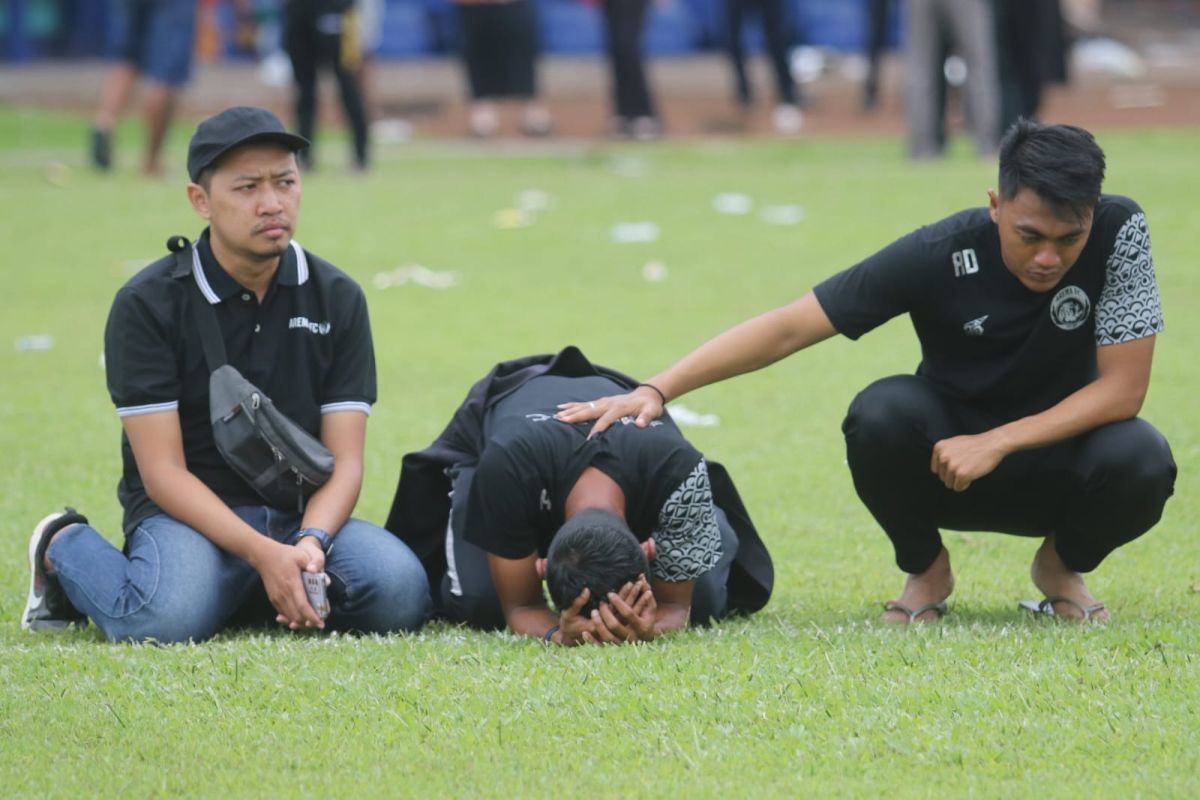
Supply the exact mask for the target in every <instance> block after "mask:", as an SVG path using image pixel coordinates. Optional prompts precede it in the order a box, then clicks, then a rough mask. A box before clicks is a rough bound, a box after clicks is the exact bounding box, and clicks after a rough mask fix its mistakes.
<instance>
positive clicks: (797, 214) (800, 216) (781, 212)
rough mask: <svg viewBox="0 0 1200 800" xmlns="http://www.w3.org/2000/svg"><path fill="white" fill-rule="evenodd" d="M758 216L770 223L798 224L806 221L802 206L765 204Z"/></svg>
mask: <svg viewBox="0 0 1200 800" xmlns="http://www.w3.org/2000/svg"><path fill="white" fill-rule="evenodd" d="M758 218H759V219H761V220H762V221H763V222H765V223H767V224H768V225H797V224H799V223H801V222H803V221H804V208H803V207H802V206H796V205H787V206H765V207H764V208H763V209H762V211H760V212H758Z"/></svg>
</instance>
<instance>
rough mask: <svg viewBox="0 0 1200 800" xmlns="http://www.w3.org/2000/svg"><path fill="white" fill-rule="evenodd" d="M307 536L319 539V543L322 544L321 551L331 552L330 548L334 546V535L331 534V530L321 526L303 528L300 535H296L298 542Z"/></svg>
mask: <svg viewBox="0 0 1200 800" xmlns="http://www.w3.org/2000/svg"><path fill="white" fill-rule="evenodd" d="M305 536H311V537H312V538H314V539H316V540H317V544H319V545H321V551H322V552H324V553H328V552H329V548H331V547H333V537H332V536H330V535H329V531H326V530H322V529H320V528H301V529H300V535H299V536H297V537H296V544H299V543H300V540H301V539H303V538H304V537H305Z"/></svg>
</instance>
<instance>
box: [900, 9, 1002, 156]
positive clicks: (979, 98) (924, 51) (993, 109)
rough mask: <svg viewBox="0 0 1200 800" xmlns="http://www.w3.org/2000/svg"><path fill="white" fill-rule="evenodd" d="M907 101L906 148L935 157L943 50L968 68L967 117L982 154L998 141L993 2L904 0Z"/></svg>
mask: <svg viewBox="0 0 1200 800" xmlns="http://www.w3.org/2000/svg"><path fill="white" fill-rule="evenodd" d="M905 12H906V13H905V22H904V48H905V59H904V67H905V70H904V72H905V78H904V80H905V97H904V99H905V103H904V117H905V122H906V123H907V126H908V150H909V155H910V156H911V157H912V158H914V159H926V158H939V157H941V156H942V154H943V152H944V149H945V141H944V135H942V134H940V133H939V131H940V129H941V127H942V126H943V125H944V124H945V121H944V118H945V108H946V104H945V103H944V102H942V101H940V100H939V97H940V95H939V92H942V91H944V90H943V88H941V84H942V83H943V81H944V77H943V76H944V74H945V52H946V50H945V47H946V43H949V47H950V50H951V51H952V52H954V53H955V54H957V55H958V56H959V57H961V58H962V60H963V62H964V63H965V64H966V68H967V77H966V87H965V88H966V97H965V104H966V117H967V122H968V126H969V128H970V129H971V136H972V138H973V139H974V141H975V149H976V151H977V152H978V153H979V154H980V155H992V154H994V153H995V152H996V145H997V143H998V141H999V138H1000V119H999V117H1000V91H999V83H998V81H997V77H996V71H997V67H996V34H995V20H994V15H995V10H994V9H993V7H992V2H991V0H908V2H907V5H906V6H905Z"/></svg>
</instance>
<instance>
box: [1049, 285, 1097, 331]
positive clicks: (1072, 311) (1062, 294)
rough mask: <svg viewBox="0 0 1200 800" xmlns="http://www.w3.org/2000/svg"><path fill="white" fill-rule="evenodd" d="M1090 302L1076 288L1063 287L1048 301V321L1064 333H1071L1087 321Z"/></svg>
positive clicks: (1082, 292) (1090, 309)
mask: <svg viewBox="0 0 1200 800" xmlns="http://www.w3.org/2000/svg"><path fill="white" fill-rule="evenodd" d="M1091 311H1092V301H1091V300H1088V296H1087V293H1085V292H1084V291H1083V289H1080V288H1079V287H1078V286H1064V287H1063V288H1061V289H1059V290H1058V293H1057V294H1055V295H1054V299H1053V300H1051V301H1050V319H1051V320H1053V321H1054V324H1055V325H1057V326H1058V327H1059V328H1061V329H1062V330H1064V331H1073V330H1075V329H1076V328H1078V327H1079V326H1080V325H1082V324H1083V323H1084V322H1086V321H1087V318H1088V314H1090V313H1091Z"/></svg>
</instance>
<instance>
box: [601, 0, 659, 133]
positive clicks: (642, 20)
mask: <svg viewBox="0 0 1200 800" xmlns="http://www.w3.org/2000/svg"><path fill="white" fill-rule="evenodd" d="M601 5H602V10H603V11H604V28H605V33H606V36H607V38H606V44H607V48H608V63H609V67H610V68H611V69H612V93H613V110H614V112H615V116H614V118H613V122H612V129H611V132H612V134H613V135H614V136H618V137H631V138H634V139H657V138H659V137H661V136H662V133H663V127H662V121H661V120H660V119H659V118H658V113H657V112H656V111H655V110H654V98H653V97H652V96H651V94H650V86H649V84H648V83H647V81H646V67H645V64H644V63H643V60H642V33H643V31H644V29H645V25H646V11H647V9H648V7H649V5H650V0H603V2H602V4H601Z"/></svg>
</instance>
